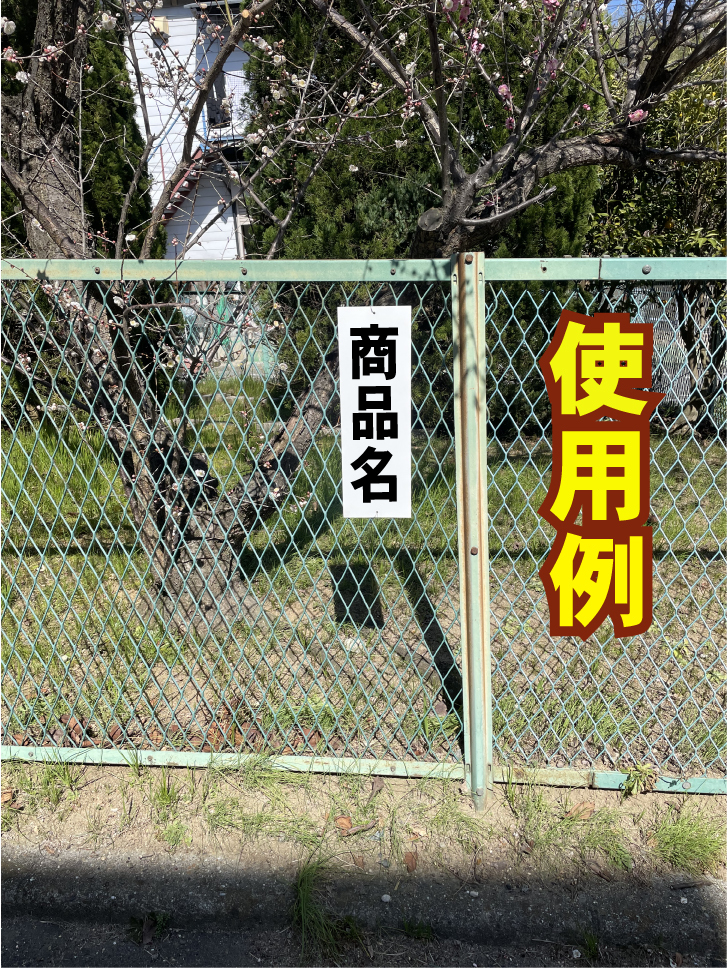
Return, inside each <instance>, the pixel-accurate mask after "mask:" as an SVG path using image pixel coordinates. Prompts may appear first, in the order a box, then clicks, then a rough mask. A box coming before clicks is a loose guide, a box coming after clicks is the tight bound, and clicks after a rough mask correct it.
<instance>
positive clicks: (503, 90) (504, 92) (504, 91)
mask: <svg viewBox="0 0 727 968" xmlns="http://www.w3.org/2000/svg"><path fill="white" fill-rule="evenodd" d="M497 93H498V94H499V95H500V97H504V98H508V99H509V98H511V97H512V94H511V93H510V88H509V87H508V86H507V84H501V85H500V86H499V87H498V89H497Z"/></svg>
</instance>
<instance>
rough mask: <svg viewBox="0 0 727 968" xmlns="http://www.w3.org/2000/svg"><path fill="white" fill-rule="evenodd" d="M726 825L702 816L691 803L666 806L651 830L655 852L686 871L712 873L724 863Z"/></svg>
mask: <svg viewBox="0 0 727 968" xmlns="http://www.w3.org/2000/svg"><path fill="white" fill-rule="evenodd" d="M726 830H727V825H726V824H725V822H724V820H718V819H716V818H710V817H705V816H702V815H701V814H699V813H698V812H697V810H696V809H695V808H694V807H692V806H689V805H688V806H685V807H683V808H682V809H681V810H676V809H675V808H674V807H668V808H667V810H666V811H665V813H663V814H662V815H661V817H660V818H659V821H658V824H657V826H656V829H655V830H654V833H653V841H654V853H655V854H656V855H657V857H659V858H661V860H663V861H665V862H666V863H667V864H670V865H671V866H672V867H675V868H677V869H678V870H683V871H686V872H687V873H689V874H699V873H704V872H705V871H708V872H710V873H713V872H715V871H716V870H717V869H718V867H719V865H720V864H724V863H725V846H726Z"/></svg>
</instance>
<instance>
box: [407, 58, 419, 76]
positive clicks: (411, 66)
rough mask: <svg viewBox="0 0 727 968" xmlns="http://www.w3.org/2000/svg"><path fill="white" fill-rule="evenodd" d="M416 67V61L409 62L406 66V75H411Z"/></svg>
mask: <svg viewBox="0 0 727 968" xmlns="http://www.w3.org/2000/svg"><path fill="white" fill-rule="evenodd" d="M416 66H417V65H416V61H409V63H408V64H407V65H406V72H407V74H413V73H414V71H415V70H416Z"/></svg>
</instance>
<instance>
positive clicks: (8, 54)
mask: <svg viewBox="0 0 727 968" xmlns="http://www.w3.org/2000/svg"><path fill="white" fill-rule="evenodd" d="M2 59H3V60H6V61H8V63H9V64H19V63H20V59H19V58H18V55H17V54H16V53H15V51H14V50H13V48H12V47H6V48H5V50H4V51H3V53H2Z"/></svg>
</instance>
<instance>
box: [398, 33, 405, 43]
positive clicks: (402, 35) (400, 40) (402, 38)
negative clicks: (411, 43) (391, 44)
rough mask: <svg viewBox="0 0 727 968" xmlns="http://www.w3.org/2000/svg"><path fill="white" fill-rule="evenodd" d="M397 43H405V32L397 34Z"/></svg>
mask: <svg viewBox="0 0 727 968" xmlns="http://www.w3.org/2000/svg"><path fill="white" fill-rule="evenodd" d="M399 43H400V44H405V43H406V34H405V33H401V34H399Z"/></svg>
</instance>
